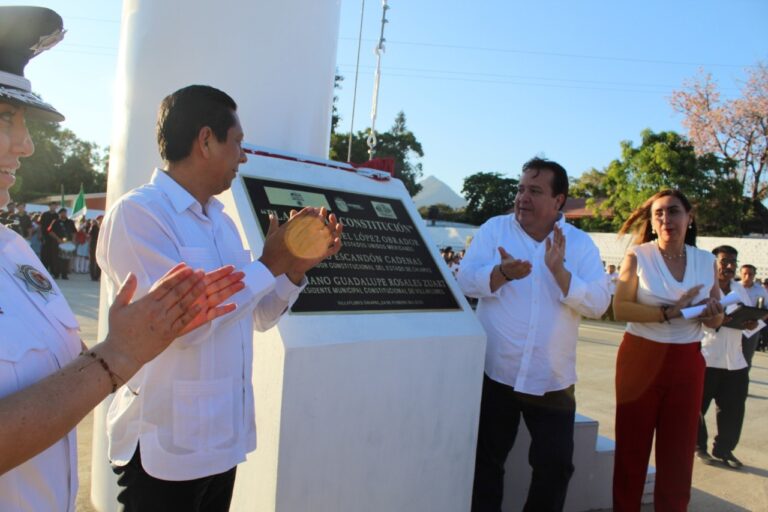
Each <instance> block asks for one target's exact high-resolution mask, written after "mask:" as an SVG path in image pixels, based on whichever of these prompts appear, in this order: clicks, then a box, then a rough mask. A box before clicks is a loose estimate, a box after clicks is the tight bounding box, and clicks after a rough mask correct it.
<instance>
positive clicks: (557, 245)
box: [544, 224, 565, 276]
mask: <svg viewBox="0 0 768 512" xmlns="http://www.w3.org/2000/svg"><path fill="white" fill-rule="evenodd" d="M552 233H553V234H552V240H550V239H549V238H547V239H546V252H545V253H544V263H545V264H546V265H547V268H548V269H549V271H550V272H552V275H555V276H556V275H558V273H559V272H561V271H562V270H563V268H564V264H565V235H564V234H563V230H562V229H560V226H558V225H557V224H555V227H554V228H553V229H552Z"/></svg>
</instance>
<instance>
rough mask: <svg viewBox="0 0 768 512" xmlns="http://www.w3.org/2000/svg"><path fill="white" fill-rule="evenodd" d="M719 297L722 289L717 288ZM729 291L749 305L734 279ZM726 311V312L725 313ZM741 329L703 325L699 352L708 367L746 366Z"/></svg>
mask: <svg viewBox="0 0 768 512" xmlns="http://www.w3.org/2000/svg"><path fill="white" fill-rule="evenodd" d="M717 291H718V292H719V293H720V298H721V299H722V298H723V291H722V290H720V287H719V286H718V290H717ZM731 291H732V292H736V293H737V294H739V301H740V302H742V303H744V304H746V305H749V304H750V298H749V295H747V290H746V289H745V288H744V287H743V286H742V285H741V284H740V283H737V282H736V281H731ZM735 308H736V305H733V306H730V307H729V308H728V310H727V312H730V311H732V310H733V309H735ZM727 312H726V314H727ZM741 334H742V331H741V329H731V328H729V327H720V329H717V330H715V329H710V328H709V327H706V326H704V337H703V338H702V339H701V354H702V355H703V356H704V359H705V360H706V361H707V366H708V367H709V368H723V369H726V370H741V369H742V368H746V367H747V360H746V359H744V351H743V350H742V349H741Z"/></svg>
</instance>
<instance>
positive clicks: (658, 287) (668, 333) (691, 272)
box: [627, 242, 715, 344]
mask: <svg viewBox="0 0 768 512" xmlns="http://www.w3.org/2000/svg"><path fill="white" fill-rule="evenodd" d="M629 250H630V251H632V252H633V253H634V254H635V256H636V257H637V279H638V282H637V302H638V303H640V304H647V305H649V306H658V307H661V306H662V305H664V304H674V303H675V302H677V300H678V299H679V298H680V297H681V296H682V295H683V294H684V293H685V292H687V291H688V290H690V289H691V288H693V287H694V286H696V285H699V284H701V285H703V286H702V287H701V289H700V290H699V293H698V295H696V297H694V298H693V301H692V302H691V303H692V304H696V303H697V302H700V301H702V300H704V299H706V298H707V297H709V293H710V290H712V286H714V284H715V257H714V256H713V255H712V253H710V252H707V251H702V250H701V249H697V248H695V247H693V246H690V245H686V246H685V258H686V263H685V275H684V276H683V280H682V282H680V281H678V280H677V279H675V278H674V277H673V276H672V273H671V272H670V271H669V267H667V264H666V263H665V262H664V256H662V255H661V252H660V251H659V245H658V244H657V243H656V242H648V243H644V244H641V245H638V246H635V247H631V248H630V249H629ZM627 332H629V333H631V334H634V335H635V336H640V337H642V338H645V339H649V340H653V341H657V342H659V343H680V344H684V343H693V342H697V341H701V337H702V336H703V335H704V331H703V330H702V323H701V320H698V319H695V318H693V319H690V320H686V319H685V318H682V317H680V318H673V319H672V320H670V321H669V323H667V322H628V323H627Z"/></svg>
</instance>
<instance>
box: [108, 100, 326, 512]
mask: <svg viewBox="0 0 768 512" xmlns="http://www.w3.org/2000/svg"><path fill="white" fill-rule="evenodd" d="M236 108H237V107H236V105H235V102H234V101H233V100H232V98H230V97H229V96H228V95H227V94H225V93H224V92H222V91H219V90H217V89H214V88H212V87H208V86H199V85H194V86H189V87H185V88H183V89H180V90H178V91H176V92H174V93H173V94H171V95H169V96H168V97H166V98H165V99H164V100H163V102H162V104H161V106H160V111H159V114H158V121H157V140H158V145H159V149H160V154H161V156H162V157H163V159H164V160H165V162H166V168H165V169H163V170H161V169H156V170H155V172H154V174H153V176H152V179H151V181H150V183H148V184H146V185H144V186H142V187H139V188H138V189H135V190H133V191H131V192H130V193H128V194H126V195H125V196H123V197H122V198H121V199H120V201H118V202H117V204H115V205H114V207H113V208H112V209H111V210H110V211H109V213H108V214H107V216H106V217H105V219H104V222H103V224H102V228H101V234H100V238H99V245H98V248H97V255H98V260H99V264H100V266H101V268H102V270H103V271H104V273H105V274H106V276H107V277H108V285H109V286H111V288H112V289H115V287H116V286H117V285H118V284H119V283H121V282H122V281H123V280H124V279H125V276H126V275H127V274H128V273H129V272H133V273H134V274H135V275H136V276H137V277H138V282H139V287H138V290H137V293H136V296H138V297H140V296H142V295H143V293H145V292H146V290H147V289H148V287H149V285H150V283H152V282H153V281H155V280H157V278H158V276H160V275H162V274H163V273H165V272H166V271H167V270H168V269H169V268H172V267H173V266H174V265H176V264H177V263H178V262H181V261H184V262H187V263H188V264H189V265H190V266H192V267H202V268H204V269H212V268H217V267H220V266H222V265H227V264H231V265H234V266H235V267H237V269H238V270H240V271H242V272H243V273H244V274H245V277H244V279H243V282H244V283H245V284H246V287H245V289H244V290H242V291H241V292H239V293H238V294H236V295H234V296H233V297H232V299H231V300H232V301H233V302H234V303H235V304H236V305H237V310H236V311H235V312H233V313H231V314H230V315H229V316H227V317H226V318H224V317H222V318H219V319H217V320H215V321H213V322H211V323H210V324H208V325H206V326H204V327H202V328H200V329H198V330H196V331H194V332H193V333H190V334H189V335H187V336H184V337H182V338H179V339H178V340H176V342H174V344H173V345H171V346H170V347H169V349H168V350H167V351H166V352H165V353H164V354H163V355H162V356H161V357H158V358H157V359H155V360H154V361H153V362H152V363H151V364H149V365H147V366H145V367H144V368H143V369H142V370H141V371H140V372H139V373H137V374H136V376H135V377H134V378H133V379H131V381H130V382H129V385H128V386H125V387H124V388H122V389H121V391H120V392H118V393H117V394H116V395H115V399H114V401H113V402H112V405H111V406H110V409H109V414H108V419H107V433H108V437H109V457H110V460H111V461H112V464H113V466H114V468H115V472H116V473H117V474H118V475H119V480H118V483H119V485H120V487H121V490H120V494H119V496H118V500H119V501H120V502H121V503H122V504H123V505H124V507H125V510H126V511H147V510H151V511H166V510H167V511H176V510H184V511H185V512H188V511H223V510H228V508H229V503H230V500H231V496H232V489H233V485H234V480H235V471H236V466H237V464H238V463H240V462H241V461H243V460H245V455H246V454H247V453H248V452H250V451H252V450H253V449H255V447H256V425H255V416H254V403H253V390H252V387H251V371H252V368H251V361H252V354H253V351H252V345H251V343H252V338H253V329H254V327H255V328H256V329H258V330H260V331H263V330H266V329H269V328H270V327H272V326H273V325H275V324H276V323H277V321H278V320H279V318H280V316H281V315H282V314H283V313H284V312H285V311H286V310H287V309H288V307H289V306H290V305H291V303H292V302H293V301H294V300H296V298H297V296H298V294H299V292H300V291H301V289H302V288H303V286H304V285H305V284H306V279H305V277H304V273H305V272H306V271H307V270H309V269H310V268H312V267H313V266H314V265H316V264H317V263H319V262H320V261H322V260H323V259H325V258H326V257H328V256H330V255H332V254H335V253H336V252H338V250H339V249H340V247H341V238H340V237H341V225H340V224H338V223H337V222H336V218H335V217H334V216H333V215H330V216H327V218H326V212H325V210H324V209H323V210H316V209H313V208H305V209H304V210H302V211H301V212H299V213H298V214H297V215H295V216H293V217H292V218H291V219H290V220H288V221H287V222H286V223H285V224H283V225H282V226H279V227H278V223H277V220H276V219H274V218H271V219H270V220H271V225H270V229H269V232H268V233H267V236H266V239H265V241H264V249H263V252H262V254H261V257H260V258H259V259H258V260H252V258H251V254H250V252H249V251H247V250H245V249H244V248H243V244H242V241H241V240H240V236H239V234H238V231H237V229H236V227H235V224H234V222H233V221H232V220H231V219H230V218H229V216H227V214H226V213H224V211H223V206H222V204H221V202H219V201H218V200H217V199H216V198H215V197H213V196H215V195H216V194H219V193H221V192H223V191H225V190H227V189H228V188H229V187H230V185H231V183H232V180H233V179H234V178H235V176H236V174H237V169H238V166H239V164H241V163H244V162H245V161H246V156H245V153H244V152H243V149H242V147H241V143H242V140H243V130H242V128H241V126H240V121H239V119H238V116H237V113H236ZM326 223H327V226H326ZM296 226H301V229H294V228H296ZM305 228H306V229H305ZM287 233H288V235H287ZM286 236H290V237H291V247H292V248H295V247H303V248H307V249H309V251H310V252H311V253H312V255H309V254H295V252H292V251H291V250H289V249H288V248H287V246H286V243H285V242H286V241H285V237H286ZM297 241H298V242H299V243H296V242H297ZM318 248H319V250H318ZM123 389H124V390H125V392H123V391H122V390H123ZM129 389H134V390H137V391H138V394H137V395H134V394H132V393H131V392H130V390H129Z"/></svg>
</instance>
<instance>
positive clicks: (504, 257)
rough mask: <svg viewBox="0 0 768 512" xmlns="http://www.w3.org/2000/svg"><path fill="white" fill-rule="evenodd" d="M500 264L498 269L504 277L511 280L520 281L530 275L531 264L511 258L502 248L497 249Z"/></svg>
mask: <svg viewBox="0 0 768 512" xmlns="http://www.w3.org/2000/svg"><path fill="white" fill-rule="evenodd" d="M499 255H500V256H501V263H500V264H499V268H500V269H501V272H502V274H503V275H504V276H506V277H509V278H511V279H513V280H514V279H522V278H524V277H526V276H527V275H528V274H530V273H531V262H530V261H526V260H518V259H515V258H514V257H512V255H510V254H509V253H508V252H507V251H506V250H505V249H504V248H503V247H499Z"/></svg>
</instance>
